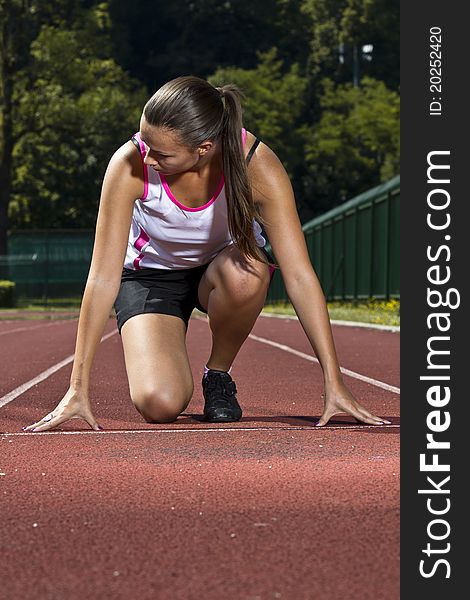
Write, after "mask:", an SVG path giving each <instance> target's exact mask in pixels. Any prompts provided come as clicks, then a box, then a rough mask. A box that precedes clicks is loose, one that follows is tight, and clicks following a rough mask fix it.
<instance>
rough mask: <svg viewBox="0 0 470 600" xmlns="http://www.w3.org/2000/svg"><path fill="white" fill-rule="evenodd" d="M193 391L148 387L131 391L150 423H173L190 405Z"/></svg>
mask: <svg viewBox="0 0 470 600" xmlns="http://www.w3.org/2000/svg"><path fill="white" fill-rule="evenodd" d="M192 392H193V390H191V391H189V390H188V391H185V392H181V391H179V390H158V389H147V390H139V391H138V392H135V393H131V398H132V402H133V403H134V406H135V407H136V408H137V410H138V411H139V412H140V414H141V415H142V416H143V417H144V419H145V420H146V421H147V422H148V423H172V422H173V421H176V419H177V417H178V415H180V414H181V413H182V412H183V411H184V410H185V408H186V407H187V406H188V404H189V402H190V400H191V396H192Z"/></svg>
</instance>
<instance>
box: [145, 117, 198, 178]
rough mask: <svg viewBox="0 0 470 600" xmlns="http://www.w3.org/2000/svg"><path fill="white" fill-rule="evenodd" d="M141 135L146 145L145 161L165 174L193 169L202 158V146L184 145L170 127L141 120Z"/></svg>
mask: <svg viewBox="0 0 470 600" xmlns="http://www.w3.org/2000/svg"><path fill="white" fill-rule="evenodd" d="M140 137H141V139H142V141H143V143H144V145H145V150H146V155H145V158H144V163H145V164H146V165H148V166H149V167H152V168H153V169H155V171H158V172H159V173H163V175H175V174H176V173H183V172H185V171H190V170H193V169H194V167H196V165H197V164H198V163H199V161H200V160H201V152H200V148H197V149H196V150H194V151H193V150H191V149H189V148H188V147H187V146H184V145H183V144H182V142H181V140H180V138H179V136H178V135H177V134H176V133H175V132H174V131H170V130H168V129H163V128H161V127H154V126H153V125H149V124H148V123H147V121H146V120H145V118H144V117H142V119H141V121H140Z"/></svg>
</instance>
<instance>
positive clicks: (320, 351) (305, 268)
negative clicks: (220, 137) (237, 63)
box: [248, 144, 390, 426]
mask: <svg viewBox="0 0 470 600" xmlns="http://www.w3.org/2000/svg"><path fill="white" fill-rule="evenodd" d="M248 175H249V178H250V182H251V185H252V189H253V199H254V201H255V203H256V204H258V206H259V208H260V213H261V216H262V218H263V221H264V228H265V230H266V233H267V235H268V238H269V242H270V244H271V247H272V250H273V253H274V256H275V258H276V261H277V263H278V265H279V267H280V270H281V273H282V277H283V280H284V284H285V286H286V291H287V294H288V296H289V298H290V300H291V302H292V305H293V306H294V309H295V312H296V314H297V316H298V317H299V321H300V323H301V325H302V328H303V330H304V331H305V334H306V335H307V338H308V340H309V342H310V344H311V346H312V348H313V350H314V352H315V354H316V356H317V358H318V360H319V362H320V365H321V367H322V370H323V378H324V385H325V396H324V410H323V414H322V416H321V418H320V420H319V421H318V423H317V425H319V426H322V425H326V423H328V421H329V420H330V419H331V417H333V416H334V415H336V414H339V413H349V414H350V415H352V416H353V417H355V418H356V419H357V420H359V421H361V422H364V423H368V424H371V425H382V424H384V423H390V422H389V421H387V420H385V419H381V418H379V417H376V416H374V415H373V414H371V413H370V412H369V411H368V410H367V409H366V408H364V407H363V406H361V405H360V404H359V402H358V401H357V400H356V399H355V398H354V396H353V395H352V393H351V392H350V391H349V390H348V388H347V387H346V385H345V384H344V382H343V379H342V375H341V371H340V367H339V363H338V358H337V356H336V351H335V345H334V341H333V334H332V331H331V324H330V319H329V315H328V310H327V307H326V301H325V296H324V294H323V291H322V288H321V285H320V282H319V281H318V278H317V275H316V273H315V271H314V268H313V266H312V263H311V262H310V258H309V255H308V250H307V245H306V243H305V237H304V234H303V231H302V227H301V224H300V220H299V216H298V213H297V207H296V204H295V198H294V192H293V189H292V185H291V182H290V179H289V176H288V175H287V173H286V170H285V169H284V167H283V165H282V163H281V161H280V160H279V159H278V157H277V156H276V154H275V153H274V152H273V151H272V150H271V149H270V148H269V147H268V146H266V145H265V144H260V145H259V147H258V148H257V150H256V153H255V155H254V156H253V159H252V160H251V162H250V165H249V169H248Z"/></svg>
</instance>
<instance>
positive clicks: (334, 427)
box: [1, 424, 400, 439]
mask: <svg viewBox="0 0 470 600" xmlns="http://www.w3.org/2000/svg"><path fill="white" fill-rule="evenodd" d="M337 429H353V430H356V431H360V430H361V429H377V430H381V429H400V425H366V424H364V425H325V426H324V427H315V425H312V426H311V427H295V426H293V427H217V428H215V427H207V428H205V427H204V428H202V427H192V428H191V429H189V428H188V429H186V428H182V427H178V428H176V427H175V428H174V429H120V430H118V431H107V430H104V431H94V430H93V429H90V431H57V430H53V431H36V432H35V433H31V432H28V431H25V432H18V433H2V434H1V436H2V439H4V438H7V437H18V436H29V437H36V436H37V435H105V434H107V435H122V434H137V433H152V434H154V433H180V432H182V433H205V432H206V431H279V430H282V431H312V430H315V431H319V430H321V431H332V430H337Z"/></svg>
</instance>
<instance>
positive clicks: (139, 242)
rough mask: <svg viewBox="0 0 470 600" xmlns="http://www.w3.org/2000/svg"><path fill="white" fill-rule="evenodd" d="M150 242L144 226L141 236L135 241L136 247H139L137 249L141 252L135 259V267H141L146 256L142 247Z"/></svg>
mask: <svg viewBox="0 0 470 600" xmlns="http://www.w3.org/2000/svg"><path fill="white" fill-rule="evenodd" d="M148 242H150V238H149V236H148V234H147V232H146V231H144V229H142V227H141V228H140V234H139V237H138V238H137V239H136V240H135V242H134V247H135V248H137V250H138V251H139V252H140V254H139V256H137V258H135V259H134V268H135V269H140V262H141V260H142V259H143V257H144V253H143V252H142V248H143V247H144V246H145V245H146V244H148Z"/></svg>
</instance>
